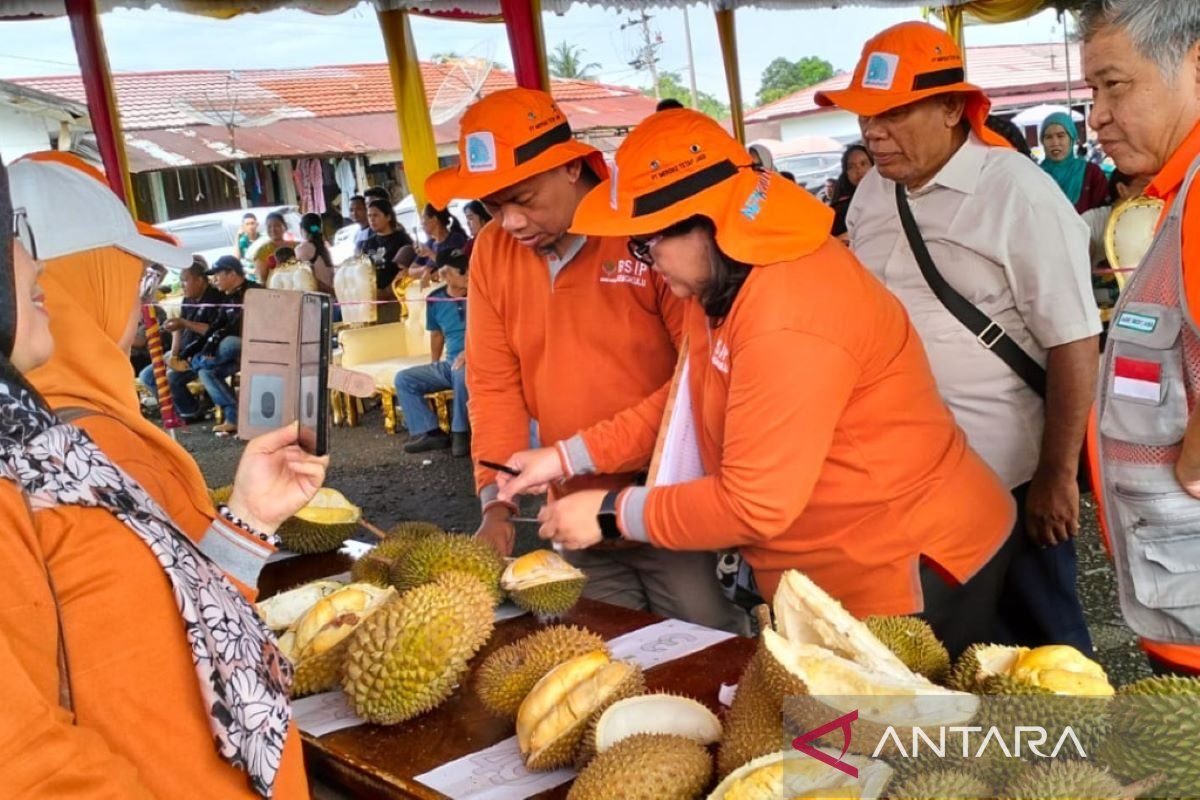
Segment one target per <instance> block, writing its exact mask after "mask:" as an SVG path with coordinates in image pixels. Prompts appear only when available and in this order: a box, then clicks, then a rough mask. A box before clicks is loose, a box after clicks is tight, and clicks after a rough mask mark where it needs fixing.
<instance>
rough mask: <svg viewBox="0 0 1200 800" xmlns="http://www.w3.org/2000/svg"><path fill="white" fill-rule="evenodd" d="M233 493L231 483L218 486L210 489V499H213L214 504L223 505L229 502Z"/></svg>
mask: <svg viewBox="0 0 1200 800" xmlns="http://www.w3.org/2000/svg"><path fill="white" fill-rule="evenodd" d="M232 495H233V484H232V483H229V484H226V485H224V486H218V487H217V488H216V489H209V490H208V499H209V500H212V504H213V506H219V505H223V504H225V503H228V502H229V498H230V497H231V496H232Z"/></svg>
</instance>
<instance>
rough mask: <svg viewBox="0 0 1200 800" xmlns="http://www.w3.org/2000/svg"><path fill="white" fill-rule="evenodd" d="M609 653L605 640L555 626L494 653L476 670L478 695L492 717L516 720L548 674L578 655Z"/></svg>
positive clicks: (574, 629) (476, 690) (561, 626)
mask: <svg viewBox="0 0 1200 800" xmlns="http://www.w3.org/2000/svg"><path fill="white" fill-rule="evenodd" d="M596 651H600V652H603V653H605V654H607V653H608V646H607V645H606V644H604V639H603V638H601V637H600V636H598V635H597V634H594V633H592V632H591V631H588V630H584V629H583V628H577V627H574V626H570V627H567V626H564V625H552V626H550V627H548V628H543V629H542V630H540V631H537V632H536V633H532V634H530V635H529V636H526V637H524V638H522V639H519V640H518V641H516V642H513V643H512V644H510V645H508V646H507V647H502V648H500V649H499V650H497V651H496V652H494V653H492V654H491V655H490V656H488V657H487V658H486V659H484V661H483V663H482V664H480V665H479V667H478V669H476V670H475V693H476V694H477V695H478V696H479V699H480V700H481V701H482V702H483V704H484V706H486V707H487V709H488V710H489V711H491V712H492V713H493V714H496V715H498V716H502V717H515V716H516V715H517V709H518V708H520V707H521V702H522V701H523V700H524V699H525V696H526V695H528V694H529V691H530V690H531V689H533V687H534V685H536V684H537V682H538V681H540V680H541V679H542V678H543V677H544V676H545V675H546V673H547V672H549V671H550V670H552V669H554V668H555V667H557V666H558V665H559V664H562V663H564V662H567V661H570V660H571V659H572V658H575V657H577V656H582V655H586V654H587V653H593V652H596Z"/></svg>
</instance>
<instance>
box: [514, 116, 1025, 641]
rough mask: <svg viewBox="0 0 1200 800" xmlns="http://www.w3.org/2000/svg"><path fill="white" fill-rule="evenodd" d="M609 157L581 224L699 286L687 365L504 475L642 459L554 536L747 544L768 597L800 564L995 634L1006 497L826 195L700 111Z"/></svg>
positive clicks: (547, 532) (854, 596) (527, 480)
mask: <svg viewBox="0 0 1200 800" xmlns="http://www.w3.org/2000/svg"><path fill="white" fill-rule="evenodd" d="M616 163H617V169H616V170H615V172H614V174H615V175H616V176H617V177H616V178H614V179H613V181H606V182H605V183H603V184H601V185H600V186H599V187H597V188H596V189H595V190H593V191H592V193H591V194H589V195H588V196H587V197H586V198H585V199H584V201H583V203H582V204H581V205H580V207H579V210H578V211H577V212H576V215H575V221H574V224H573V226H572V229H573V230H575V231H577V232H579V233H586V234H589V235H592V234H596V235H605V236H612V235H619V234H624V235H628V236H630V237H631V238H630V240H629V248H630V252H631V254H632V255H633V256H634V257H635V258H637V259H638V260H639V261H641V262H642V263H645V264H649V265H651V266H653V268H654V269H656V270H658V271H659V272H660V273H662V274H663V275H664V276H665V278H666V280H667V281H668V283H669V284H670V286H671V289H672V291H674V292H675V293H676V294H677V295H679V296H681V297H691V298H693V301H692V302H691V303H690V304H689V306H688V310H687V317H686V320H685V326H684V330H685V333H686V336H687V343H686V346H685V347H684V348H683V352H682V353H681V360H680V367H679V369H678V370H677V373H676V378H675V380H674V381H673V382H672V385H670V386H664V387H663V388H662V389H661V390H660V391H659V392H658V393H657V394H655V395H653V396H652V397H650V398H649V399H647V400H646V401H645V402H643V403H642V404H640V405H639V406H636V407H634V408H632V409H629V410H628V411H626V412H624V413H622V414H620V415H618V416H617V417H615V418H614V419H613V420H611V421H609V422H606V423H602V424H600V425H597V426H594V427H592V428H590V429H588V430H585V431H582V432H581V433H580V434H579V435H577V436H575V437H573V438H571V439H569V440H567V441H564V442H559V443H558V444H557V445H556V446H555V447H554V448H545V449H543V450H539V451H532V452H526V453H521V454H517V455H516V456H514V457H513V459H512V460H511V462H510V466H511V467H513V468H514V469H517V470H520V471H521V475H520V476H519V477H516V478H508V479H507V480H506V481H505V486H504V489H503V491H502V496H503V497H508V496H511V495H512V494H515V493H518V492H523V491H531V490H537V489H540V488H544V486H545V485H547V484H548V483H550V482H551V481H554V480H557V479H560V478H563V477H567V476H570V475H575V474H580V473H587V472H593V471H594V472H601V473H604V472H618V471H626V470H635V469H638V468H639V467H644V466H645V465H646V464H647V462H650V472H651V480H650V485H649V486H647V487H631V488H627V489H625V490H623V491H620V492H610V493H608V494H605V493H604V492H579V493H576V494H573V495H571V496H569V497H565V498H562V499H560V500H558V501H556V502H554V503H552V504H550V505H548V506H547V507H546V508H545V509H544V510H543V513H542V522H543V525H542V529H541V535H542V537H543V538H546V539H551V540H553V541H555V542H557V543H559V544H561V545H563V546H564V547H567V548H578V547H589V546H591V545H593V544H595V543H596V542H598V541H600V540H601V539H602V538H606V537H607V538H616V537H623V538H627V539H633V540H639V541H647V542H649V543H651V544H653V545H655V546H658V547H665V548H671V549H679V550H697V549H704V550H709V549H720V548H728V547H737V548H739V550H740V551H741V553H742V555H743V557H744V558H745V560H746V561H747V562H748V563H749V564H750V566H751V567H752V568H753V575H754V579H755V581H756V583H757V587H758V589H759V590H760V591H761V592H762V593H763V594H764V596H766V597H768V598H769V597H771V596H772V594H773V593H774V590H775V587H776V585H777V584H778V581H779V577H780V575H781V573H782V572H783V571H784V570H787V569H799V570H802V571H803V572H805V573H807V574H808V575H809V576H810V577H811V578H812V579H813V580H815V581H816V582H817V583H818V584H820V585H821V586H822V587H823V588H824V589H826V590H827V591H828V592H830V593H831V594H832V595H834V596H835V597H838V598H839V599H840V600H841V601H842V602H843V603H844V604H845V605H846V607H847V608H848V609H849V610H850V611H851V612H853V613H854V614H856V615H859V616H865V615H868V614H911V613H923V614H924V615H925V616H926V618H927V619H928V620H929V621H930V623H931V624H932V625H933V626H934V629H935V630H936V631H937V632H938V633H939V635H941V637H942V638H943V640H944V641H945V642H946V644H947V646H948V647H949V648H950V649H951V650H952V651H954V650H961V649H963V648H965V647H966V646H967V645H968V644H970V643H971V642H973V641H979V640H983V639H986V638H988V637H989V636H990V635H991V624H992V619H993V616H992V615H993V613H994V610H995V599H996V595H997V593H998V591H999V579H1000V578H1001V576H1002V574H1003V570H1004V566H1005V560H1006V558H1007V550H1006V549H1004V547H1003V545H1004V544H1005V543H1006V541H1007V537H1008V534H1009V532H1010V531H1011V529H1012V522H1013V509H1012V502H1011V499H1010V497H1009V495H1008V493H1007V492H1006V491H1005V490H1004V488H1003V487H1002V486H1001V485H1000V482H999V480H998V479H997V478H996V477H995V475H994V474H993V473H992V472H991V471H990V470H989V469H988V467H987V466H986V465H985V464H984V463H983V461H982V460H981V459H980V458H979V457H978V456H977V455H976V454H975V453H974V452H973V451H971V450H970V448H968V446H967V444H966V440H965V437H964V435H963V433H962V431H961V430H960V429H959V428H958V427H957V426H956V425H955V423H954V420H953V418H952V417H951V415H950V413H949V411H947V410H946V408H945V406H944V405H943V404H942V402H941V400H940V398H939V397H938V394H937V389H936V387H935V385H934V381H933V376H932V374H931V372H930V369H929V365H928V363H927V361H926V359H925V353H924V350H923V348H922V347H921V343H920V340H919V339H918V337H917V335H916V334H915V333H914V331H913V329H912V326H911V325H910V323H909V321H908V318H907V316H906V315H905V313H904V310H903V308H902V307H901V305H900V303H899V302H898V301H897V300H896V299H895V298H894V297H893V296H892V295H891V294H889V293H888V292H887V290H886V289H885V288H884V287H883V286H882V285H881V284H879V282H878V281H876V280H875V279H874V278H872V277H871V276H870V275H869V274H868V273H867V272H866V271H865V270H864V269H863V268H862V267H861V265H859V263H858V262H857V261H856V260H855V258H854V256H853V255H851V253H850V252H849V250H847V249H846V248H845V247H844V246H843V245H842V244H840V243H839V242H837V241H836V240H834V239H832V238H831V237H830V234H829V232H830V226H831V212H830V211H829V209H828V208H826V207H824V206H822V205H821V204H820V203H819V202H817V201H816V200H815V199H813V198H812V197H810V196H809V195H808V193H807V192H805V191H804V190H803V189H801V188H799V187H797V186H794V185H791V184H789V183H788V182H787V181H784V180H783V179H780V178H779V177H778V176H777V175H774V174H771V173H767V172H763V171H761V170H758V169H755V168H753V167H752V165H751V161H750V158H749V156H748V155H747V154H746V152H745V150H743V149H742V148H741V147H740V146H739V145H738V143H737V142H736V141H735V140H734V139H733V138H731V137H730V136H729V135H728V134H726V133H725V132H724V131H723V130H721V128H720V127H719V126H718V125H717V124H716V123H715V122H713V121H712V120H711V119H709V118H708V117H705V116H703V115H701V114H698V113H696V112H694V111H688V110H675V111H666V112H661V113H659V114H656V115H654V116H652V117H650V118H649V119H648V120H646V121H645V122H643V123H642V124H641V125H640V126H639V127H638V128H637V129H636V130H635V131H634V132H633V133H632V134H631V135H630V136H629V138H628V139H626V141H625V142H624V144H622V146H621V148H620V149H619V150H618V151H617V156H616ZM664 414H665V418H664ZM660 428H661V431H660ZM656 440H658V441H659V442H660V447H659V448H658V452H657V453H654V458H653V461H652V460H651V456H652V451H654V450H655V442H656Z"/></svg>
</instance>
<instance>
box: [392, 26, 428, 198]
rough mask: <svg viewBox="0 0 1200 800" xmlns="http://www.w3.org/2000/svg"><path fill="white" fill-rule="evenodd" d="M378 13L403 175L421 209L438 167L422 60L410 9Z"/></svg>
mask: <svg viewBox="0 0 1200 800" xmlns="http://www.w3.org/2000/svg"><path fill="white" fill-rule="evenodd" d="M378 17H379V30H380V32H381V33H382V34H383V44H384V47H385V48H386V49H387V57H388V73H389V74H390V75H391V77H392V95H393V96H394V97H395V100H396V123H397V125H398V126H399V128H400V151H401V153H402V154H403V159H404V176H405V178H406V179H407V180H408V185H409V189H410V190H411V191H412V193H413V198H414V199H415V200H416V201H417V208H418V209H420V208H422V207H423V206H424V205H425V179H426V178H428V177H429V176H430V175H432V174H433V173H434V171H435V170H437V167H438V158H437V144H436V143H435V142H434V140H433V123H432V122H431V121H430V119H429V103H428V100H427V98H426V95H425V82H424V81H423V80H422V79H421V62H420V61H419V60H418V59H417V46H416V43H415V42H414V41H413V35H412V25H411V24H410V23H409V19H408V12H407V11H403V10H393V11H380V12H378Z"/></svg>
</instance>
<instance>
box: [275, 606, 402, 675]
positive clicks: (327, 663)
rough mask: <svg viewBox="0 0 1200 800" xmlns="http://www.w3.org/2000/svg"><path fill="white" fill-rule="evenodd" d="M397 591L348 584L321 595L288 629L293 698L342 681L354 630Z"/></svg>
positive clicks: (288, 652) (287, 654) (288, 654)
mask: <svg viewBox="0 0 1200 800" xmlns="http://www.w3.org/2000/svg"><path fill="white" fill-rule="evenodd" d="M395 596H396V590H395V589H392V588H390V587H389V588H388V589H386V590H385V589H380V588H378V587H376V586H372V585H370V584H349V585H347V586H344V587H342V588H341V589H339V590H338V591H336V592H333V593H332V594H330V595H328V596H327V597H324V598H322V599H321V600H320V601H318V602H317V603H316V604H314V605H313V607H312V608H310V609H309V610H308V612H306V613H305V614H304V615H303V616H302V617H300V618H299V619H297V620H296V623H295V624H294V625H293V626H292V628H291V629H290V630H289V632H288V633H289V636H288V637H287V639H286V641H287V646H286V649H285V650H284V655H286V656H287V657H288V659H289V660H291V661H292V663H293V664H294V665H295V678H294V680H293V682H292V697H303V696H304V695H307V694H314V693H316V692H324V691H328V690H330V689H333V688H335V687H336V686H337V685H338V682H339V681H340V680H341V675H342V662H343V660H344V659H345V657H346V650H347V647H348V645H349V639H350V636H351V634H352V633H353V632H354V629H355V628H357V627H358V626H359V625H361V624H362V623H363V621H364V620H366V619H368V618H369V617H370V616H371V615H372V614H374V613H375V612H376V611H378V610H379V609H380V608H382V607H383V606H384V605H385V604H386V603H388V602H390V601H391V600H393V599H394V598H395Z"/></svg>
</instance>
